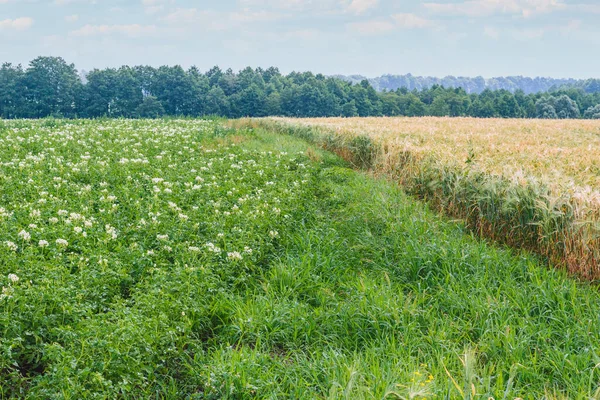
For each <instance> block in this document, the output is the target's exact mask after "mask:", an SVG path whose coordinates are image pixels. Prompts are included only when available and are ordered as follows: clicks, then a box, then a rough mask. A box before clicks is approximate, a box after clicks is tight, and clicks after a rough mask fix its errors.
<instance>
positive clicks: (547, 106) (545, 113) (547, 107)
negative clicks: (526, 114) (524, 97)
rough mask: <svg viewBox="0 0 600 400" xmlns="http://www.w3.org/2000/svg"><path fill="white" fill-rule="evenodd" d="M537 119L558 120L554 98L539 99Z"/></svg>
mask: <svg viewBox="0 0 600 400" xmlns="http://www.w3.org/2000/svg"><path fill="white" fill-rule="evenodd" d="M535 110H536V118H542V119H556V118H558V116H557V115H556V109H555V108H554V98H553V97H545V98H541V99H539V100H538V101H537V102H536V103H535Z"/></svg>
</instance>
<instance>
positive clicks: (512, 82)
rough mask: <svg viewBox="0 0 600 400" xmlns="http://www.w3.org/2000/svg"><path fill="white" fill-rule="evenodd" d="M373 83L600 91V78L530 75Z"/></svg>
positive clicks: (395, 78) (354, 78)
mask: <svg viewBox="0 0 600 400" xmlns="http://www.w3.org/2000/svg"><path fill="white" fill-rule="evenodd" d="M335 76H336V77H338V78H341V79H344V80H347V81H349V82H352V83H359V82H361V81H363V80H364V79H367V78H366V77H365V76H362V75H350V76H344V75H335ZM368 80H369V83H370V84H371V85H372V86H373V87H374V88H375V89H376V90H378V91H384V90H387V91H390V90H397V89H400V88H407V89H408V90H414V89H416V90H423V89H429V88H431V87H432V86H434V85H440V86H444V87H447V88H459V87H460V88H463V89H465V91H466V92H467V93H481V92H483V91H484V90H486V89H490V90H502V89H504V90H508V91H510V92H513V93H514V92H516V91H518V90H522V91H523V92H525V93H526V94H531V93H539V92H549V91H554V90H556V89H558V88H561V87H577V88H581V89H583V90H584V91H585V92H587V93H593V92H600V79H580V80H578V79H555V78H544V77H536V78H529V77H526V76H500V77H495V78H489V79H486V78H484V77H482V76H477V77H474V78H470V77H464V76H452V75H449V76H446V77H444V78H437V77H433V76H415V75H412V74H406V75H389V74H388V75H382V76H379V77H376V78H371V79H368Z"/></svg>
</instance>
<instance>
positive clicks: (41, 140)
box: [0, 120, 600, 399]
mask: <svg viewBox="0 0 600 400" xmlns="http://www.w3.org/2000/svg"><path fill="white" fill-rule="evenodd" d="M0 287H2V293H1V294H0V398H3V399H4V398H31V399H84V398H99V399H103V398H106V399H114V398H131V399H138V398H144V399H147V398H157V399H158V398H168V399H171V398H172V399H179V398H189V399H222V398H230V399H246V398H301V399H313V398H317V399H326V398H327V399H384V398H386V399H396V398H398V399H410V398H451V399H454V398H473V399H475V398H477V399H479V398H481V399H488V398H490V397H493V398H496V399H514V398H516V397H521V398H524V399H530V398H531V399H534V398H544V397H545V398H593V397H598V394H599V393H600V392H599V390H598V388H599V385H600V371H598V368H597V366H598V365H599V363H600V345H599V343H600V319H599V318H598V316H599V315H600V294H599V293H598V291H597V289H596V288H595V287H592V286H590V285H589V284H584V283H578V282H576V281H575V280H574V279H572V278H568V277H567V276H566V274H565V273H563V272H560V271H556V270H552V269H549V268H547V267H546V266H545V265H543V264H541V263H539V262H538V261H537V260H536V259H535V258H534V257H532V256H529V255H527V254H524V253H523V254H517V253H516V252H511V251H509V250H505V249H500V248H498V247H495V246H493V245H489V244H486V243H483V242H482V241H480V240H476V239H475V238H473V237H472V235H471V234H469V233H468V230H467V229H466V228H464V227H463V226H461V225H460V224H457V223H455V222H448V221H446V220H444V219H442V218H441V217H439V216H436V215H435V214H434V213H432V212H430V211H429V210H428V209H427V207H426V206H425V205H423V204H421V203H418V202H415V201H414V200H412V199H410V198H409V197H407V196H405V195H404V194H403V192H402V190H401V189H399V188H398V187H397V186H395V185H393V184H391V183H389V182H387V181H385V180H380V179H374V178H372V177H370V176H368V175H366V174H362V173H359V172H355V171H353V170H351V169H349V168H348V166H347V165H346V163H345V162H344V161H342V160H341V159H340V158H338V157H337V156H335V155H333V154H331V153H327V152H324V151H322V150H320V149H318V148H317V147H315V146H314V145H311V144H309V143H307V142H304V141H302V140H300V139H298V138H292V137H289V136H285V135H276V134H273V133H269V132H266V131H263V130H261V129H243V130H235V129H233V128H225V127H224V125H223V124H222V122H220V121H202V120H163V121H160V120H159V121H131V120H113V121H108V120H100V121H89V120H75V121H62V120H41V121H35V122H34V121H11V122H7V121H0Z"/></svg>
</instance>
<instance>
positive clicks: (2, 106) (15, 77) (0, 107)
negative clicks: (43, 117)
mask: <svg viewBox="0 0 600 400" xmlns="http://www.w3.org/2000/svg"><path fill="white" fill-rule="evenodd" d="M24 75H25V72H24V71H23V68H22V67H21V66H20V65H16V66H13V65H12V64H10V63H5V64H2V68H0V118H18V117H19V116H22V115H23V114H24V112H25V110H24V105H25V104H24V101H25V98H24V96H23V87H22V86H23V76H24Z"/></svg>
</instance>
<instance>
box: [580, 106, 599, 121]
mask: <svg viewBox="0 0 600 400" xmlns="http://www.w3.org/2000/svg"><path fill="white" fill-rule="evenodd" d="M584 117H585V118H589V119H600V104H598V105H597V106H594V107H590V108H588V109H587V110H586V111H585V115H584Z"/></svg>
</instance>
